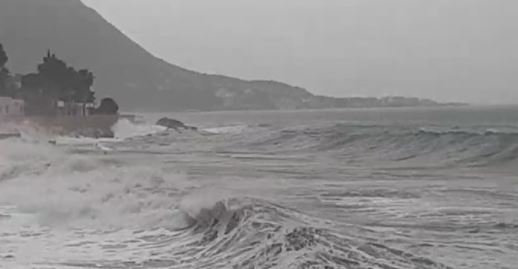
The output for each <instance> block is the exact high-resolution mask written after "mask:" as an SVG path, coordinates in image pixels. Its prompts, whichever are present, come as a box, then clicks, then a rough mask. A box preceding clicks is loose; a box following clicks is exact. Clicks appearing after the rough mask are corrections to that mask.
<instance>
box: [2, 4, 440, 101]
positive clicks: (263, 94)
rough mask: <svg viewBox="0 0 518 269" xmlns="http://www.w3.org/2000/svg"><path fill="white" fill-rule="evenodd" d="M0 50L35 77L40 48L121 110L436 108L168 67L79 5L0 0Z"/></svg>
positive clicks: (17, 70) (11, 63) (17, 67)
mask: <svg viewBox="0 0 518 269" xmlns="http://www.w3.org/2000/svg"><path fill="white" fill-rule="evenodd" d="M0 43H3V44H4V47H5V49H6V51H7V53H8V55H9V58H10V61H9V63H8V67H9V69H10V70H11V71H12V72H13V73H22V74H25V73H29V72H33V71H35V70H34V69H35V66H36V64H37V63H39V62H41V58H42V57H43V56H44V54H45V53H46V51H47V50H48V49H51V50H52V51H53V52H54V53H55V54H56V55H58V56H59V57H60V58H62V59H63V60H65V61H66V62H67V63H69V64H70V65H72V66H75V67H77V68H87V69H90V70H91V71H92V72H93V73H94V74H95V76H96V77H95V84H94V88H95V90H96V95H97V97H98V98H103V97H113V98H115V99H116V100H117V101H118V102H119V103H120V105H121V107H122V108H123V110H126V111H131V110H141V111H173V110H222V109H227V110H230V109H298V108H329V107H365V106H367V107H375V106H416V105H417V106H422V105H426V106H429V105H437V103H435V102H433V101H428V100H419V99H415V98H395V99H394V98H389V99H387V98H382V99H377V98H331V97H322V96H314V95H313V94H311V93H310V92H308V91H307V90H305V89H302V88H298V87H293V86H290V85H287V84H284V83H280V82H275V81H245V80H240V79H236V78H231V77H226V76H220V75H208V74H201V73H197V72H194V71H190V70H187V69H184V68H181V67H179V66H176V65H172V64H169V63H167V62H165V61H163V60H161V59H159V58H157V57H155V56H153V55H151V54H150V53H149V52H147V51H146V50H145V49H144V48H142V47H141V46H139V45H138V44H137V43H135V42H134V41H132V40H131V39H130V38H128V37H127V36H125V35H124V34H123V33H122V32H120V31H119V30H118V29H117V28H115V27H114V26H113V25H112V24H110V23H109V22H108V21H106V20H105V19H104V18H102V17H101V16H100V15H99V14H98V13H97V12H96V11H95V10H93V9H91V8H89V7H87V6H85V5H84V4H83V3H82V2H81V1H80V0H2V1H0Z"/></svg>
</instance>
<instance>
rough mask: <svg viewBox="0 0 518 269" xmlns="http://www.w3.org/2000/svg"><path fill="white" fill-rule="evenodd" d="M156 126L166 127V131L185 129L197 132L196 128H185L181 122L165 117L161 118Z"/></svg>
mask: <svg viewBox="0 0 518 269" xmlns="http://www.w3.org/2000/svg"><path fill="white" fill-rule="evenodd" d="M156 125H159V126H163V127H166V128H167V129H175V130H178V129H185V130H197V128H196V127H192V126H187V125H185V124H184V123H183V122H181V121H179V120H175V119H170V118H167V117H164V118H161V119H159V120H158V121H157V122H156Z"/></svg>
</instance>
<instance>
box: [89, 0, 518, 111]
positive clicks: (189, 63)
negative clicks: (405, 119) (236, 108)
mask: <svg viewBox="0 0 518 269" xmlns="http://www.w3.org/2000/svg"><path fill="white" fill-rule="evenodd" d="M83 1H84V2H85V3H86V4H87V5H89V6H91V7H93V8H95V9H96V10H98V11H99V12H100V13H101V14H102V15H104V16H105V17H106V18H107V19H108V20H109V21H111V22H112V23H113V24H115V25H116V26H118V27H119V28H120V29H121V30H122V31H123V32H125V33H126V34H128V35H129V36H130V37H131V38H133V39H134V40H136V41H137V42H139V43H140V44H141V45H142V46H144V47H145V48H146V49H148V50H149V51H151V52H152V53H154V54H155V55H157V56H159V57H161V58H164V59H165V60H167V61H169V62H171V63H174V64H178V65H180V66H183V67H186V68H190V69H193V70H196V71H201V72H207V73H219V74H225V75H230V76H236V77H241V78H245V79H274V80H279V81H283V82H287V83H290V84H294V85H298V86H302V87H305V88H307V89H309V90H310V91H312V92H314V93H317V94H326V95H335V96H350V95H360V96H381V95H396V94H397V95H408V96H419V97H430V98H434V99H438V100H453V101H468V102H475V103H518V1H516V0H83Z"/></svg>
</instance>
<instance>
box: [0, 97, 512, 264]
mask: <svg viewBox="0 0 518 269" xmlns="http://www.w3.org/2000/svg"><path fill="white" fill-rule="evenodd" d="M162 116H169V117H172V118H176V119H178V120H181V121H183V122H185V123H186V124H189V125H192V126H197V127H199V129H198V131H193V130H185V131H181V130H180V131H176V130H166V129H165V128H162V127H160V126H155V125H154V124H153V123H154V122H156V120H157V119H158V118H160V117H162ZM139 119H140V120H139V122H138V123H132V122H129V121H127V120H121V121H119V123H117V125H115V126H114V127H113V131H114V132H115V134H116V138H114V139H101V140H96V139H88V138H73V137H49V136H48V135H43V134H38V133H37V131H34V130H20V131H21V132H22V136H21V137H19V138H10V139H4V140H0V268H6V269H7V268H9V269H11V268H39V269H40V268H41V269H50V268H56V269H61V268H69V269H70V268H96V269H101V268H110V269H111V268H210V269H214V268H248V269H251V268H279V269H283V268H322V269H330V268H335V269H337V268H353V269H360V268H362V269H363V268H373V269H400V268H401V269H416V268H417V269H439V268H442V269H444V268H466V269H467V268H470V269H471V268H480V269H488V268H490V269H491V268H495V269H496V268H498V269H504V268H505V269H514V268H518V107H456V108H446V107H444V108H394V109H349V110H323V111H284V112H280V111H248V112H243V111H240V112H204V113H202V112H189V113H174V114H167V113H165V114H164V113H162V114H140V115H139ZM49 140H52V141H55V143H48V141H49Z"/></svg>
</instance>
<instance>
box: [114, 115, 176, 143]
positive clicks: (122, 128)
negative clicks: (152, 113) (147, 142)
mask: <svg viewBox="0 0 518 269" xmlns="http://www.w3.org/2000/svg"><path fill="white" fill-rule="evenodd" d="M166 129H167V128H165V127H163V126H158V125H150V124H145V123H132V122H131V121H129V120H128V119H121V120H119V121H118V122H117V123H116V124H115V125H114V126H113V127H112V131H113V132H114V133H115V137H116V138H118V139H127V138H131V137H137V136H145V135H149V134H155V133H159V132H163V131H165V130H166Z"/></svg>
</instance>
